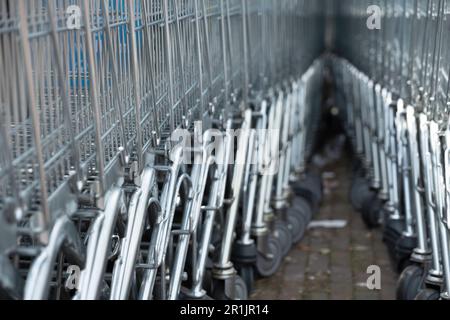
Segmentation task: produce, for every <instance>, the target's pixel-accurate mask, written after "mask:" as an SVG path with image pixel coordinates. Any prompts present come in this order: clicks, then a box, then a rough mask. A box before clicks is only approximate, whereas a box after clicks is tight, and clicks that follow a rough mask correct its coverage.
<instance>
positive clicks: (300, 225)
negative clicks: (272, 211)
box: [287, 208, 308, 244]
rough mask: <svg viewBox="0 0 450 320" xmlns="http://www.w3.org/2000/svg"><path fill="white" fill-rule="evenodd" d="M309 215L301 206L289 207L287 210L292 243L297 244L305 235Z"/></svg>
mask: <svg viewBox="0 0 450 320" xmlns="http://www.w3.org/2000/svg"><path fill="white" fill-rule="evenodd" d="M307 219H308V218H307V216H306V214H305V213H303V212H302V211H300V210H299V208H289V209H288V211H287V220H288V226H289V231H290V232H291V236H292V243H293V244H296V243H298V242H299V241H300V240H301V239H303V236H304V235H305V230H306V225H307Z"/></svg>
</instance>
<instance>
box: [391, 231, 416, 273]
mask: <svg viewBox="0 0 450 320" xmlns="http://www.w3.org/2000/svg"><path fill="white" fill-rule="evenodd" d="M416 247H417V237H414V236H405V235H402V236H401V237H400V238H399V239H398V241H397V243H396V244H395V255H396V260H397V265H396V267H397V271H398V272H399V273H400V272H402V271H403V270H404V269H405V268H406V267H407V266H409V265H411V263H412V262H411V260H410V257H411V254H412V253H413V250H414V248H416Z"/></svg>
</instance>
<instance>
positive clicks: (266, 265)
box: [0, 0, 324, 299]
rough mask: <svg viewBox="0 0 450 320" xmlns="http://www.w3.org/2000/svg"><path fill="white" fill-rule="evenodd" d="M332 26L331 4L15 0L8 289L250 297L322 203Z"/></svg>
mask: <svg viewBox="0 0 450 320" xmlns="http://www.w3.org/2000/svg"><path fill="white" fill-rule="evenodd" d="M323 33H324V23H323V13H322V7H321V2H320V1H307V0H283V1H274V0H261V1H256V0H252V1H243V0H220V1H212V0H183V1H181V0H32V1H26V0H14V1H13V0H1V1H0V42H1V45H0V70H1V75H2V76H1V80H0V83H1V86H0V88H1V89H0V106H1V107H0V113H1V118H0V120H1V121H0V147H1V149H2V151H1V152H0V159H1V160H0V161H1V162H0V180H1V183H0V219H1V223H0V293H1V296H2V297H8V298H15V299H21V298H24V299H48V298H51V299H179V298H186V299H202V298H207V297H213V298H219V299H224V298H227V299H230V298H231V299H245V298H246V297H247V294H248V291H249V290H251V285H252V282H253V277H254V274H253V273H254V272H255V271H256V272H257V273H258V274H259V275H260V276H269V275H271V274H273V273H274V272H275V271H276V270H277V268H278V266H279V264H280V261H281V257H282V255H283V254H285V253H286V252H287V251H288V250H289V248H290V246H291V244H292V243H293V242H294V243H295V242H298V241H299V240H300V239H301V238H302V235H303V233H304V230H305V227H306V225H307V223H308V221H309V219H310V218H311V213H312V211H313V207H314V206H315V205H317V202H318V201H320V190H319V189H318V188H319V187H320V185H318V182H317V181H316V185H315V187H316V189H315V190H310V187H309V184H306V186H305V183H302V181H304V179H305V177H306V178H308V175H307V174H306V162H307V159H308V156H309V155H310V153H311V145H312V144H313V140H314V139H313V138H314V131H315V130H316V128H317V125H318V121H319V116H320V97H321V94H320V90H321V82H322V71H323V68H324V63H323V61H322V60H319V59H317V58H318V57H319V55H320V53H321V52H322V50H323V41H322V40H323V39H324V36H323ZM310 179H314V177H312V178H311V177H310ZM296 194H297V195H296ZM305 194H306V196H304V195H305ZM301 196H303V197H301Z"/></svg>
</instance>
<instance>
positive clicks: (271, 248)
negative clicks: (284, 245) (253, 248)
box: [256, 235, 281, 277]
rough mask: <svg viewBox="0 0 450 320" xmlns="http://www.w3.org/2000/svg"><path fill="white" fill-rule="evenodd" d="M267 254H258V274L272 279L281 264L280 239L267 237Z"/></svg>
mask: <svg viewBox="0 0 450 320" xmlns="http://www.w3.org/2000/svg"><path fill="white" fill-rule="evenodd" d="M266 241H267V252H264V253H262V252H258V257H257V259H256V272H257V273H258V275H260V276H261V277H270V276H271V275H273V274H274V273H275V272H277V270H278V267H279V266H280V263H281V245H280V242H279V240H278V238H275V237H274V236H272V235H268V236H267V240H266Z"/></svg>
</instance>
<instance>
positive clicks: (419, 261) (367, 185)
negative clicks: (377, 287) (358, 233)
mask: <svg viewBox="0 0 450 320" xmlns="http://www.w3.org/2000/svg"><path fill="white" fill-rule="evenodd" d="M369 6H372V9H369V10H367V9H368V7H369ZM374 6H375V7H374ZM448 9H449V2H448V1H445V0H425V1H421V0H419V1H408V0H406V1H369V2H368V1H344V2H343V3H342V4H339V7H337V6H336V7H335V10H336V25H337V36H336V48H337V52H338V53H339V54H340V55H342V56H344V57H345V58H346V59H347V60H344V59H341V58H336V57H333V58H331V61H332V62H331V64H332V66H333V70H334V73H335V75H336V78H337V79H338V80H337V87H338V92H339V96H338V100H339V105H340V106H341V108H342V111H343V112H342V113H341V114H342V115H343V120H344V121H345V123H346V130H347V133H348V136H349V137H351V140H352V141H353V147H354V150H355V153H356V154H357V158H358V163H359V165H357V167H358V168H356V169H355V172H356V174H355V175H356V177H355V178H354V182H353V192H352V195H351V196H352V202H353V203H354V205H355V207H357V208H358V209H359V210H361V211H362V213H363V217H364V219H365V221H366V222H367V224H368V225H369V226H370V227H373V226H376V225H379V224H380V223H381V224H382V226H383V235H384V236H383V238H384V241H385V243H386V244H387V246H388V249H389V252H390V253H391V257H392V258H393V261H394V262H395V265H396V267H397V270H398V271H399V272H401V276H400V280H399V283H398V290H397V297H398V298H399V299H414V298H416V299H426V300H428V299H439V298H443V299H448V297H449V294H448V290H449V289H450V281H449V280H450V273H449V272H450V263H449V262H450V260H449V247H448V237H449V225H448V212H449V200H450V199H449V197H448V195H449V176H448V173H449V167H448V165H449V162H448V161H449V157H448V155H449V153H448V144H449V140H448V139H449V134H448V132H449V131H448V102H449V101H448V94H449V84H450V83H449V78H448V75H449V67H448V65H449V48H448V41H447V40H448V39H447V32H446V30H447V28H448V24H449V20H448V15H447V12H448ZM373 19H378V27H379V28H377V27H376V25H377V23H375V22H374V20H373ZM369 20H370V21H369ZM366 25H367V27H363V26H366ZM373 27H375V28H373Z"/></svg>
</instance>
